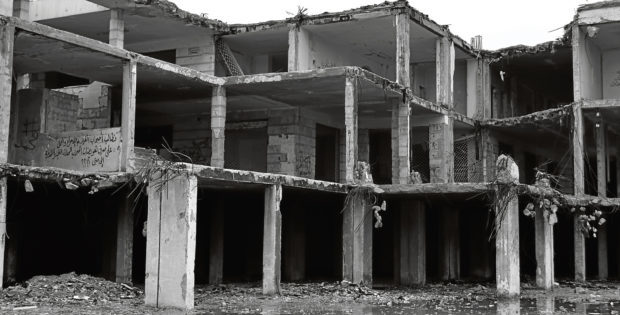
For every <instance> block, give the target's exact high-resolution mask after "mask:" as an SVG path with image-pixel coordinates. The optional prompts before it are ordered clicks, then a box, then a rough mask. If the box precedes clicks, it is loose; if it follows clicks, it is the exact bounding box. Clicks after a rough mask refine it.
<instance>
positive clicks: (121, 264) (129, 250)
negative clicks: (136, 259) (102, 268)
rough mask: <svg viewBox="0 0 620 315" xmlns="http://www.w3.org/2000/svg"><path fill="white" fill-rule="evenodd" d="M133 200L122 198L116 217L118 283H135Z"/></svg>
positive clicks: (123, 196)
mask: <svg viewBox="0 0 620 315" xmlns="http://www.w3.org/2000/svg"><path fill="white" fill-rule="evenodd" d="M132 200H133V199H131V197H129V196H126V195H122V196H120V200H119V204H118V208H117V209H118V210H117V216H116V222H117V223H116V282H119V283H132V282H133V275H132V274H133V273H132V270H133V263H132V262H133V226H134V221H133V210H134V208H133V202H132Z"/></svg>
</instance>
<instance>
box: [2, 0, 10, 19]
mask: <svg viewBox="0 0 620 315" xmlns="http://www.w3.org/2000/svg"><path fill="white" fill-rule="evenodd" d="M0 14H1V15H4V16H13V0H2V1H0Z"/></svg>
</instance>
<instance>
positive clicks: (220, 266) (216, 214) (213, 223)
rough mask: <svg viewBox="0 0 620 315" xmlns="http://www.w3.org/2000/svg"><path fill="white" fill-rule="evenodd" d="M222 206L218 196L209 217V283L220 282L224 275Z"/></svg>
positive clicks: (223, 220) (223, 221)
mask: <svg viewBox="0 0 620 315" xmlns="http://www.w3.org/2000/svg"><path fill="white" fill-rule="evenodd" d="M224 206H225V203H224V201H223V200H222V199H221V198H218V199H217V200H216V202H215V204H214V205H213V208H211V213H210V218H209V284H221V283H222V280H223V275H224V226H225V211H226V210H225V207H224Z"/></svg>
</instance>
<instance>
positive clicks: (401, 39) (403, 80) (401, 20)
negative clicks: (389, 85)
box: [394, 10, 411, 88]
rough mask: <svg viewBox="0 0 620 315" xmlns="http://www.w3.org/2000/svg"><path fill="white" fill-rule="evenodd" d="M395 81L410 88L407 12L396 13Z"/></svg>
mask: <svg viewBox="0 0 620 315" xmlns="http://www.w3.org/2000/svg"><path fill="white" fill-rule="evenodd" d="M394 19H395V24H396V83H398V84H400V85H402V86H403V87H405V88H411V74H410V69H411V67H410V59H411V46H410V44H409V38H410V36H409V23H410V18H409V12H408V11H407V10H405V12H402V13H399V14H396V15H395V16H394Z"/></svg>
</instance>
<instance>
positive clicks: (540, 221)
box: [534, 208, 554, 290]
mask: <svg viewBox="0 0 620 315" xmlns="http://www.w3.org/2000/svg"><path fill="white" fill-rule="evenodd" d="M534 224H535V227H534V228H535V238H536V239H535V242H536V244H535V247H536V286H537V287H539V288H543V289H545V290H551V289H553V282H554V263H553V225H551V224H549V217H548V216H547V215H545V213H544V210H543V209H540V208H539V209H537V210H536V219H535V221H534Z"/></svg>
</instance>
